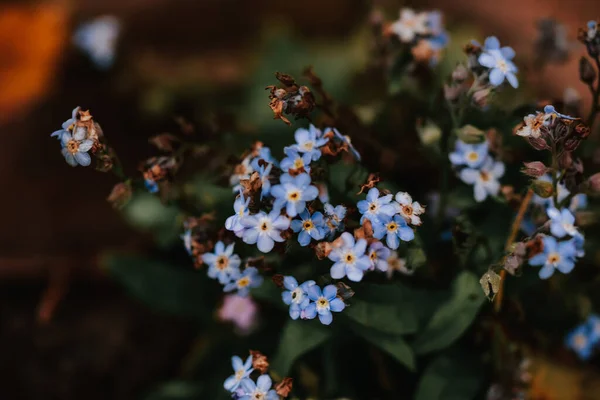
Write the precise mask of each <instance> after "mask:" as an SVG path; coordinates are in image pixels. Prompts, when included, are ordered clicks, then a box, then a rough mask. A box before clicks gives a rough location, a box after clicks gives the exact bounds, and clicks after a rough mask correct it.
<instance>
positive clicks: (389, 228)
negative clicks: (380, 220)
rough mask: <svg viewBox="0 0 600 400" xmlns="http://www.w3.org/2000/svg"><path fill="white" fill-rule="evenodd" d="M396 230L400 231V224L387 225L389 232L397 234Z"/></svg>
mask: <svg viewBox="0 0 600 400" xmlns="http://www.w3.org/2000/svg"><path fill="white" fill-rule="evenodd" d="M396 229H398V224H396V223H395V222H393V221H392V222H390V223H389V224H387V230H388V231H390V232H395V231H396Z"/></svg>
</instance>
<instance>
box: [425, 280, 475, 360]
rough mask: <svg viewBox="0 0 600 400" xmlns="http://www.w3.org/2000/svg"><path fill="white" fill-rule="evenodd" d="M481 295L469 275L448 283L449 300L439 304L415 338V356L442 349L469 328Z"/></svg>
mask: <svg viewBox="0 0 600 400" xmlns="http://www.w3.org/2000/svg"><path fill="white" fill-rule="evenodd" d="M484 299H485V295H484V294H483V292H482V291H481V288H480V287H479V279H478V278H477V276H475V275H474V274H473V273H472V272H467V271H464V272H461V273H460V274H459V275H458V276H457V277H456V279H455V280H454V282H453V283H452V296H451V298H450V299H449V300H448V301H446V302H445V303H443V304H442V306H441V307H440V308H438V309H437V311H436V312H435V313H434V314H433V317H432V318H431V320H430V321H429V323H428V324H427V326H426V327H425V329H424V331H423V332H422V333H421V334H420V335H419V336H418V337H417V339H416V341H415V343H414V348H415V351H416V352H417V354H423V353H428V352H431V351H435V350H439V349H443V348H445V347H448V346H449V345H451V344H452V343H453V342H454V341H455V340H456V339H458V338H459V337H460V336H461V335H462V334H463V333H464V332H465V330H466V329H467V328H468V327H469V325H471V323H472V322H473V320H474V319H475V317H476V316H477V312H478V311H479V307H481V304H482V303H483V301H484Z"/></svg>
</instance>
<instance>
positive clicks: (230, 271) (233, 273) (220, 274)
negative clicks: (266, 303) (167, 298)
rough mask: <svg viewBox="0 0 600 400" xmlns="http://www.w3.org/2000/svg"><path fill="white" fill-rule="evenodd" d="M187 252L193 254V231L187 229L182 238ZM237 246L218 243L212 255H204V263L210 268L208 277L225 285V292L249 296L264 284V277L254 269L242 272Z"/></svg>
mask: <svg viewBox="0 0 600 400" xmlns="http://www.w3.org/2000/svg"><path fill="white" fill-rule="evenodd" d="M181 238H182V239H183V244H184V246H185V248H186V250H187V252H188V253H189V254H190V255H191V254H192V231H191V230H190V229H187V230H186V231H185V233H184V234H183V235H182V236H181ZM234 247H235V244H234V243H232V244H230V245H228V246H225V244H224V243H223V242H221V241H219V242H217V244H216V245H215V248H214V252H212V253H204V254H202V261H203V262H204V263H205V264H206V265H207V266H208V271H207V275H208V276H209V277H210V278H212V279H217V280H218V281H219V283H220V284H222V285H224V288H223V291H225V292H232V291H234V290H236V291H237V294H238V295H239V296H247V295H248V293H249V292H250V289H251V288H255V287H258V286H260V285H261V284H262V282H263V277H262V276H260V275H259V274H258V270H257V269H256V268H254V267H247V268H245V269H244V270H243V271H242V270H240V265H241V263H242V261H241V259H240V256H239V255H237V254H234V253H233V249H234Z"/></svg>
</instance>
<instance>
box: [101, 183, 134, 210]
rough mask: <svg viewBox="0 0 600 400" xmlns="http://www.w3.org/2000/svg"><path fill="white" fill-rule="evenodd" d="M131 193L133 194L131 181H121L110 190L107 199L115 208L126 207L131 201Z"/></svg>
mask: <svg viewBox="0 0 600 400" xmlns="http://www.w3.org/2000/svg"><path fill="white" fill-rule="evenodd" d="M131 195H132V190H131V183H130V182H129V181H127V182H121V183H117V184H116V185H115V186H114V187H113V189H112V191H111V192H110V195H109V196H108V198H107V199H106V200H107V201H108V202H109V203H110V204H111V205H112V206H113V207H114V208H116V209H121V208H123V207H125V206H126V205H127V203H129V200H131Z"/></svg>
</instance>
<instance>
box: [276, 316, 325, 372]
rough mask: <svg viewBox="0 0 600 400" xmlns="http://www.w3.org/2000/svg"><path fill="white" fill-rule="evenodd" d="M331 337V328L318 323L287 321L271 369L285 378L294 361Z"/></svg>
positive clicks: (314, 321)
mask: <svg viewBox="0 0 600 400" xmlns="http://www.w3.org/2000/svg"><path fill="white" fill-rule="evenodd" d="M330 337H331V328H329V327H326V326H323V325H321V324H320V323H319V321H316V320H313V321H304V320H297V321H288V323H287V324H286V325H285V327H284V328H283V334H282V335H281V340H280V341H279V348H278V350H277V354H276V356H275V358H274V359H273V363H272V367H273V369H274V370H275V371H277V373H278V374H279V375H280V376H282V377H283V376H286V375H287V374H288V373H289V371H290V369H291V368H292V366H293V365H294V361H296V360H297V359H298V358H300V357H301V356H302V355H303V354H306V353H308V352H309V351H310V350H313V349H315V348H317V347H319V346H320V345H321V344H323V343H324V342H325V341H326V340H327V339H329V338H330Z"/></svg>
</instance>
